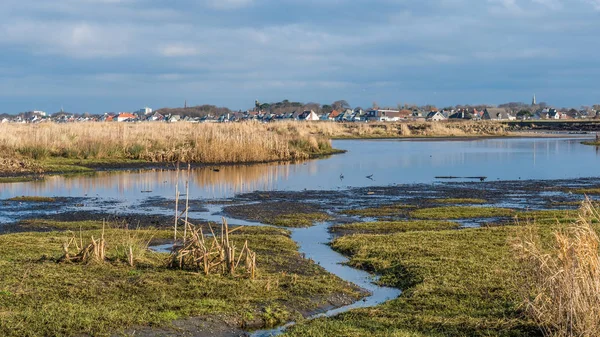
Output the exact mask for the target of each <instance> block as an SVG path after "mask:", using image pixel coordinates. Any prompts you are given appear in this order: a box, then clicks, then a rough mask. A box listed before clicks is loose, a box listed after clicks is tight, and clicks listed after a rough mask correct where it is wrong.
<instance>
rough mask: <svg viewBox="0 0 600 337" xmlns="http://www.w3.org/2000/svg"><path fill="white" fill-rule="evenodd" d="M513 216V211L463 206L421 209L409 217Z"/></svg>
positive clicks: (465, 217) (466, 217)
mask: <svg viewBox="0 0 600 337" xmlns="http://www.w3.org/2000/svg"><path fill="white" fill-rule="evenodd" d="M513 214H514V211H513V210H511V209H507V208H497V207H463V206H446V207H433V208H421V209H417V210H414V211H412V212H410V216H411V217H412V218H416V219H470V218H495V217H507V216H511V215H513Z"/></svg>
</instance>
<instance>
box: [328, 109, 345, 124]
mask: <svg viewBox="0 0 600 337" xmlns="http://www.w3.org/2000/svg"><path fill="white" fill-rule="evenodd" d="M341 114H342V113H341V112H340V111H337V110H333V111H332V112H331V113H330V114H329V116H328V117H327V119H328V120H330V121H335V120H337V118H338V117H339V116H340V115H341Z"/></svg>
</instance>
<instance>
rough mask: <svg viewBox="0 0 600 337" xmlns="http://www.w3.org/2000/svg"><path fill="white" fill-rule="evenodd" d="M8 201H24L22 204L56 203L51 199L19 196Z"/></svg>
mask: <svg viewBox="0 0 600 337" xmlns="http://www.w3.org/2000/svg"><path fill="white" fill-rule="evenodd" d="M8 200H10V201H24V202H56V199H55V198H51V197H36V196H20V197H14V198H10V199H8Z"/></svg>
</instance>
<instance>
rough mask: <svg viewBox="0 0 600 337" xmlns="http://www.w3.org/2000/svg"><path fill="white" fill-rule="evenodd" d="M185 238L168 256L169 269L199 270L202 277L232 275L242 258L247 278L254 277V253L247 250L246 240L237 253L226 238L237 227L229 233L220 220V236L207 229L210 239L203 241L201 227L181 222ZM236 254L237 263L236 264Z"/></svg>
mask: <svg viewBox="0 0 600 337" xmlns="http://www.w3.org/2000/svg"><path fill="white" fill-rule="evenodd" d="M184 225H185V226H186V227H187V233H188V234H189V238H187V239H186V240H185V242H186V243H185V244H183V245H182V246H180V247H177V248H176V249H174V250H173V252H172V253H171V257H170V259H169V263H168V266H169V267H170V268H178V269H190V270H195V271H200V272H202V273H204V274H205V275H210V274H211V273H218V274H221V275H230V276H235V275H236V274H237V273H236V271H237V270H238V269H239V267H240V263H241V261H242V259H244V258H245V260H244V261H245V263H244V268H245V272H246V274H247V275H248V277H250V278H251V279H254V278H255V277H256V253H255V252H253V251H251V250H250V248H249V247H248V242H247V241H246V242H245V244H244V246H243V247H242V249H241V251H240V252H239V253H237V250H236V248H235V246H234V245H233V244H232V243H231V241H230V238H229V235H230V234H232V233H233V232H235V231H237V230H239V229H240V228H241V227H238V228H236V229H233V230H230V229H229V225H228V224H227V221H226V220H225V219H224V218H223V221H222V223H221V233H222V234H221V235H220V236H217V235H215V233H214V230H213V229H212V226H209V228H210V231H211V233H212V240H208V241H207V240H206V238H205V236H204V234H203V232H202V228H201V227H195V226H194V225H193V224H191V223H189V222H187V221H185V223H184ZM236 253H237V256H238V260H237V262H236V259H235V257H236Z"/></svg>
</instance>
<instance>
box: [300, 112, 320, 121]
mask: <svg viewBox="0 0 600 337" xmlns="http://www.w3.org/2000/svg"><path fill="white" fill-rule="evenodd" d="M299 119H300V120H304V121H318V120H320V119H321V118H320V117H319V115H317V113H316V112H314V111H313V110H310V111H304V112H303V113H302V115H300V117H299Z"/></svg>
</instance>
